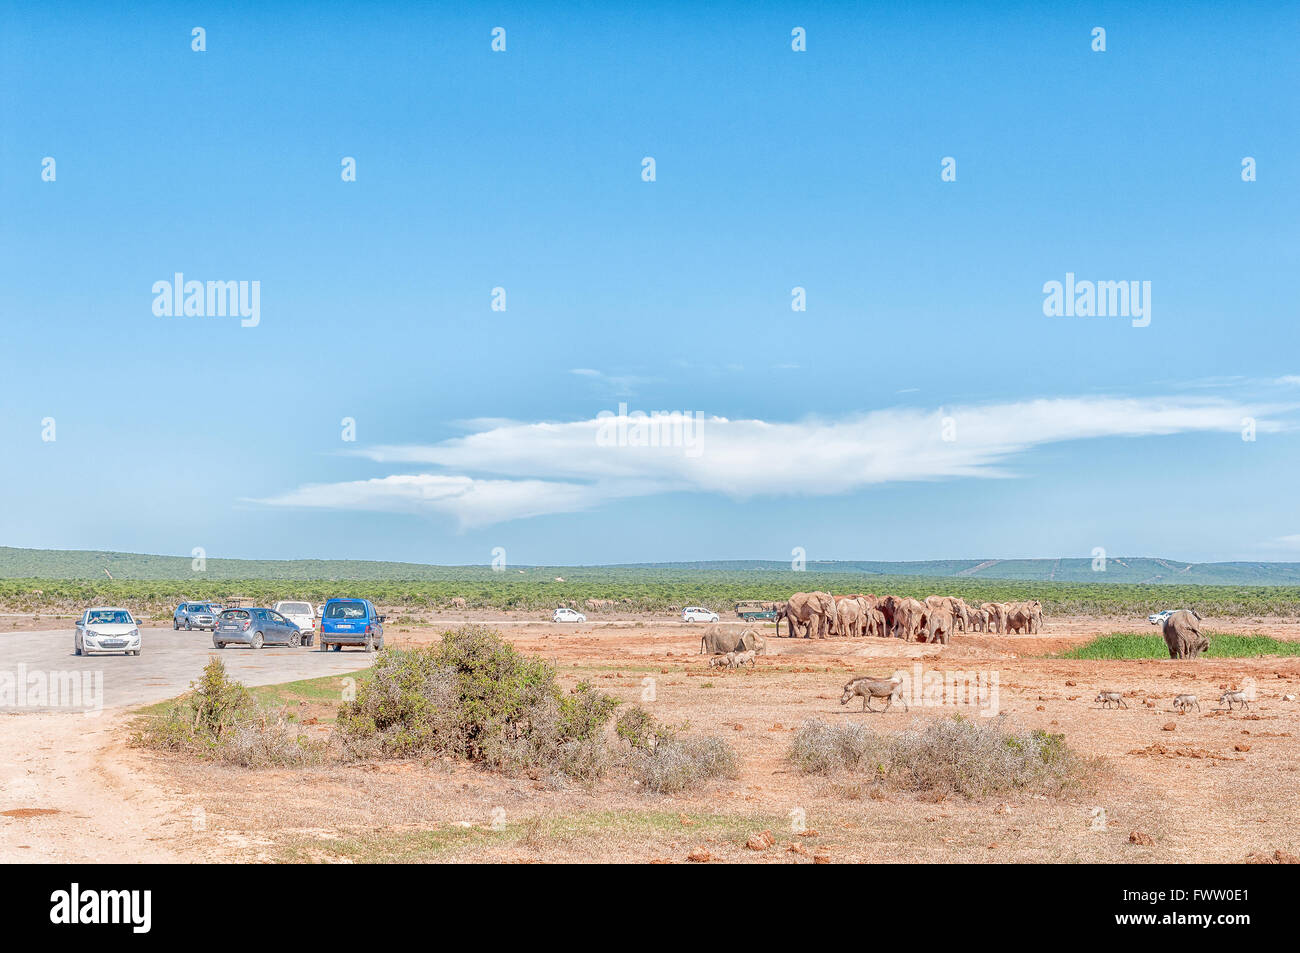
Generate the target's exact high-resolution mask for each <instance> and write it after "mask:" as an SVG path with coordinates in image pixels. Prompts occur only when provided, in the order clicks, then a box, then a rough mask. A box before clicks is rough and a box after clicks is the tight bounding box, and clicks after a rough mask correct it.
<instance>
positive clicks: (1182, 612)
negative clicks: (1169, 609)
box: [1161, 609, 1210, 658]
mask: <svg viewBox="0 0 1300 953" xmlns="http://www.w3.org/2000/svg"><path fill="white" fill-rule="evenodd" d="M1200 621H1201V617H1200V615H1198V614H1197V612H1196V610H1195V609H1179V610H1178V611H1177V612H1174V613H1173V614H1172V615H1170V616H1169V618H1167V619H1165V621H1164V624H1163V625H1162V626H1161V634H1163V635H1164V637H1165V645H1167V646H1169V657H1170V658H1196V657H1197V656H1198V655H1200V654H1201V653H1202V652H1205V651H1207V650H1208V649H1209V647H1210V641H1209V639H1207V638H1205V637H1204V636H1203V635H1201V627H1200V626H1199V625H1197V623H1198V622H1200Z"/></svg>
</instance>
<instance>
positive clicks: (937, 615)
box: [776, 592, 1043, 644]
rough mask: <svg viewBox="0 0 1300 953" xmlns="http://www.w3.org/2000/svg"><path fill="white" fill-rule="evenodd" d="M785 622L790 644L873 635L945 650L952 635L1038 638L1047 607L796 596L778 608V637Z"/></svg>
mask: <svg viewBox="0 0 1300 953" xmlns="http://www.w3.org/2000/svg"><path fill="white" fill-rule="evenodd" d="M782 620H785V622H786V623H787V624H788V625H789V627H790V637H791V638H794V637H796V636H798V635H799V634H800V632H802V634H803V637H804V638H805V639H810V638H812V637H813V635H814V634H815V635H816V636H817V638H819V639H824V638H826V637H827V636H832V637H848V638H857V637H861V636H867V635H874V636H879V637H881V638H895V639H906V640H908V641H909V642H910V641H912V640H913V639H915V640H917V641H920V642H940V643H944V644H946V643H947V642H949V641H950V640H951V638H952V634H953V632H954V631H957V632H968V631H970V632H1000V633H1001V632H1024V633H1026V634H1033V633H1037V632H1039V631H1040V630H1041V628H1042V625H1043V607H1042V605H1041V604H1039V602H1038V601H1037V600H1030V601H1028V602H985V603H981V604H980V605H979V606H972V605H968V604H967V603H966V602H965V601H964V600H962V599H959V598H956V597H954V596H928V597H927V598H926V599H925V601H924V602H921V601H920V600H917V599H911V598H908V597H905V596H892V595H887V596H876V595H860V594H859V595H847V596H834V595H831V594H830V593H829V592H796V593H795V594H794V595H793V596H791V597H790V598H789V599H788V600H787V601H786V602H785V603H784V604H782V605H778V607H777V610H776V634H777V635H778V636H780V634H781V622H782Z"/></svg>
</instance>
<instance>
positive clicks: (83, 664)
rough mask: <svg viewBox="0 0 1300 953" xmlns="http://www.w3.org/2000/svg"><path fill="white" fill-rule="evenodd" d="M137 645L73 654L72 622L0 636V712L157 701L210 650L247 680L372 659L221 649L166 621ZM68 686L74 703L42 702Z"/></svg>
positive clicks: (180, 686)
mask: <svg viewBox="0 0 1300 953" xmlns="http://www.w3.org/2000/svg"><path fill="white" fill-rule="evenodd" d="M142 644H143V650H142V652H141V654H140V656H139V657H138V658H137V657H134V656H126V655H120V654H119V655H90V656H84V655H83V656H78V655H74V654H73V652H72V628H71V627H69V628H67V629H55V630H48V629H47V630H42V631H36V632H11V633H4V634H0V713H13V712H28V711H49V710H69V709H72V710H84V709H85V708H86V707H89V704H87V703H88V702H94V700H95V698H94V696H96V695H98V696H99V697H98V700H97V701H98V705H99V706H101V707H104V708H117V707H121V706H130V705H141V704H150V703H153V702H158V701H162V700H163V699H166V698H172V697H174V696H176V695H179V694H180V693H181V692H183V691H185V690H186V689H187V688H189V685H190V682H192V681H193V680H194V679H196V678H198V676H199V673H200V672H201V671H202V670H203V666H204V665H206V664H207V661H208V657H209V656H211V655H216V656H218V657H219V658H220V659H221V660H222V661H223V662H225V664H226V670H227V671H228V672H229V673H230V675H231V677H233V678H237V679H239V680H240V681H241V682H243V683H244V684H245V685H268V684H273V683H275V682H289V681H294V680H296V679H300V678H315V677H316V676H318V675H337V674H340V673H343V672H353V671H357V670H358V669H363V668H367V667H369V665H370V663H371V660H372V658H373V656H370V655H367V654H366V653H365V652H363V651H361V650H360V649H351V648H348V649H344V650H343V651H342V652H318V651H316V649H315V647H312V648H296V649H294V648H287V647H281V646H268V647H266V648H263V649H259V650H258V651H256V652H255V651H253V650H252V649H249V648H245V647H243V646H231V647H230V648H227V649H223V650H218V649H216V648H214V647H213V645H212V634H211V633H210V632H184V631H181V632H175V631H173V630H172V629H171V628H170V627H168V628H145V629H144V630H143V643H142ZM7 677H12V684H11V685H10V686H8V687H7V690H6V686H4V685H3V681H5V680H7ZM65 685H75V686H77V689H78V692H79V693H80V699H79V703H77V704H73V705H68V704H63V705H58V704H48V703H45V704H42V703H41V702H42V700H44V701H46V702H50V701H54V699H53V697H52V696H53V694H54V687H55V686H65ZM42 692H43V694H42ZM10 693H11V694H10Z"/></svg>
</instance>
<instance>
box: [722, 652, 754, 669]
mask: <svg viewBox="0 0 1300 953" xmlns="http://www.w3.org/2000/svg"><path fill="white" fill-rule="evenodd" d="M756 661H758V654H757V653H755V652H732V653H731V662H730V663H729V666H730V667H731V668H740V667H741V666H742V665H748V666H749V667H750V668H753V667H754V663H755V662H756Z"/></svg>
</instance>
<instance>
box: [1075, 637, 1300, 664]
mask: <svg viewBox="0 0 1300 953" xmlns="http://www.w3.org/2000/svg"><path fill="white" fill-rule="evenodd" d="M1205 637H1206V638H1207V639H1209V640H1210V650H1209V651H1208V652H1206V653H1205V657H1207V658H1256V657H1258V656H1264V655H1284V656H1295V655H1300V642H1283V641H1281V640H1280V639H1275V638H1272V637H1270V636H1267V635H1216V634H1214V633H1213V632H1207V633H1205ZM1054 658H1065V659H1088V660H1103V659H1144V658H1169V649H1168V648H1167V647H1166V646H1165V640H1164V639H1163V638H1162V637H1161V636H1158V635H1138V634H1137V633H1136V632H1117V633H1115V634H1113V635H1103V636H1100V637H1098V638H1095V639H1093V640H1092V641H1091V642H1088V643H1086V644H1084V645H1078V646H1075V647H1074V648H1072V649H1070V650H1069V651H1067V652H1062V653H1060V654H1058V655H1056V656H1054Z"/></svg>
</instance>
